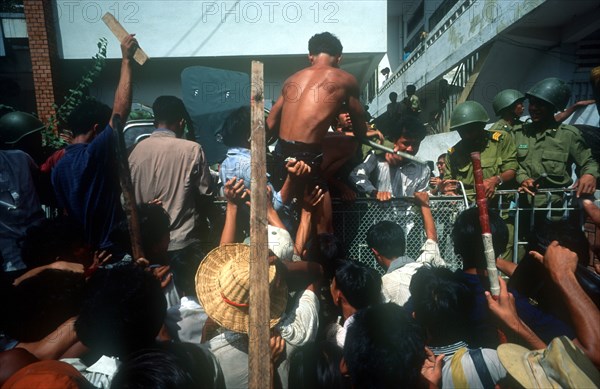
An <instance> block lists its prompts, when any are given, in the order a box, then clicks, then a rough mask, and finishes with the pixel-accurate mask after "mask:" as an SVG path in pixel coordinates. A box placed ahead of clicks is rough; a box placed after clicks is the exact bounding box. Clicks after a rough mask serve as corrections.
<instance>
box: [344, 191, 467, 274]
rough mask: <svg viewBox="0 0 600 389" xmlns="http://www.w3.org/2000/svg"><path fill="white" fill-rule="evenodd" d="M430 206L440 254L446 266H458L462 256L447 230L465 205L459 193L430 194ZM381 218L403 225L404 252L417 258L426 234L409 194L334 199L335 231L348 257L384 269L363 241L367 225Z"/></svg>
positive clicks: (381, 270)
mask: <svg viewBox="0 0 600 389" xmlns="http://www.w3.org/2000/svg"><path fill="white" fill-rule="evenodd" d="M430 207H431V213H432V215H433V219H434V221H435V225H436V229H437V233H438V241H439V242H438V244H439V246H440V251H441V254H442V258H444V260H445V261H446V262H447V264H448V266H449V267H451V268H452V269H457V268H459V267H460V266H461V260H460V258H459V257H457V256H456V255H455V254H454V250H453V248H452V242H451V241H450V232H451V230H452V226H453V224H454V220H455V219H456V216H457V215H458V214H459V213H460V212H461V211H463V210H464V209H465V208H466V203H465V202H464V200H463V198H462V197H432V198H431V199H430ZM382 220H389V221H393V222H395V223H398V224H399V225H401V226H402V227H403V228H404V232H405V234H406V255H408V256H409V257H411V258H416V257H417V256H418V255H419V251H420V249H421V246H423V243H425V240H426V237H425V234H424V228H423V219H422V217H421V212H420V210H419V208H418V207H417V206H415V205H414V203H413V202H412V201H411V200H410V198H399V199H393V200H391V201H388V202H385V203H382V202H379V201H377V200H373V199H359V200H356V201H355V202H354V203H342V202H338V201H334V203H333V227H334V231H335V235H336V236H337V237H338V238H339V239H341V240H342V241H343V242H344V243H345V245H346V249H347V254H348V257H349V258H352V259H354V260H357V261H359V262H361V263H364V264H366V265H368V266H370V267H373V268H375V269H377V270H378V271H380V272H382V273H383V272H384V271H383V269H381V268H380V267H379V266H378V265H377V263H376V262H375V257H374V256H373V254H372V253H371V250H369V248H368V247H367V242H366V235H367V231H368V229H369V227H371V226H372V225H374V224H376V223H377V222H380V221H382Z"/></svg>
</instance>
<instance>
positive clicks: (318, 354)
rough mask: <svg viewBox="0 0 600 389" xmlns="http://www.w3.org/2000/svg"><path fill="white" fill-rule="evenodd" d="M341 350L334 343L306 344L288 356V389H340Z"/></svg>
mask: <svg viewBox="0 0 600 389" xmlns="http://www.w3.org/2000/svg"><path fill="white" fill-rule="evenodd" d="M341 360H342V349H341V348H340V347H339V346H338V345H337V344H335V343H332V342H327V341H323V342H320V343H313V342H310V343H307V344H305V345H303V346H300V347H298V348H297V349H295V350H294V351H293V353H292V355H291V356H290V361H289V363H290V371H289V375H288V387H289V389H306V388H311V389H329V388H340V387H341V385H342V374H341V372H340V361H341Z"/></svg>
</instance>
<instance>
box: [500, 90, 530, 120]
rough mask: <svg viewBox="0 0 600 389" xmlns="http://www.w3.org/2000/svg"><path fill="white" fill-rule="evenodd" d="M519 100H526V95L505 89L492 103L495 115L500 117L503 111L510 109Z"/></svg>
mask: <svg viewBox="0 0 600 389" xmlns="http://www.w3.org/2000/svg"><path fill="white" fill-rule="evenodd" d="M519 100H525V95H524V94H523V93H521V92H519V91H518V90H516V89H504V90H503V91H500V92H499V93H498V94H497V95H496V97H494V101H493V102H492V107H493V108H494V113H495V114H496V115H497V116H500V112H502V110H503V109H506V108H508V107H510V106H511V105H513V104H515V103H516V102H518V101H519Z"/></svg>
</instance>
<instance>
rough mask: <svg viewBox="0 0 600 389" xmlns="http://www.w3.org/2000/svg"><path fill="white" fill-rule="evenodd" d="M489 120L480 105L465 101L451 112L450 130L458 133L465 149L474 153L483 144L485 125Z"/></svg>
mask: <svg viewBox="0 0 600 389" xmlns="http://www.w3.org/2000/svg"><path fill="white" fill-rule="evenodd" d="M489 120H490V118H489V117H488V114H487V112H486V111H485V108H483V106H482V105H481V104H479V103H477V102H475V101H465V102H464V103H461V104H459V105H457V106H456V108H454V111H452V116H451V117H450V129H451V130H456V131H458V134H459V135H460V137H461V139H462V140H463V143H464V144H465V146H467V149H471V150H472V151H475V150H478V149H479V148H480V147H481V146H483V145H484V144H485V137H484V135H485V125H486V123H487V122H488V121H489Z"/></svg>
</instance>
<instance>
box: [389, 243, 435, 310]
mask: <svg viewBox="0 0 600 389" xmlns="http://www.w3.org/2000/svg"><path fill="white" fill-rule="evenodd" d="M424 264H431V265H434V266H445V265H446V263H445V262H444V260H443V259H442V256H441V254H440V248H439V246H438V244H437V242H435V241H433V240H431V239H427V241H426V242H425V243H424V244H423V247H421V255H419V257H418V258H417V260H416V261H415V262H411V263H407V264H405V265H404V266H402V267H400V268H397V269H395V270H392V271H390V272H389V273H387V274H385V275H383V277H381V294H382V296H383V301H384V302H386V303H389V302H392V303H395V304H398V305H400V306H402V305H404V304H406V302H407V301H408V298H409V297H410V281H411V280H412V276H413V275H414V274H415V273H416V272H417V270H418V269H419V268H420V267H421V266H423V265H424ZM390 269H393V262H392V265H390Z"/></svg>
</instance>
